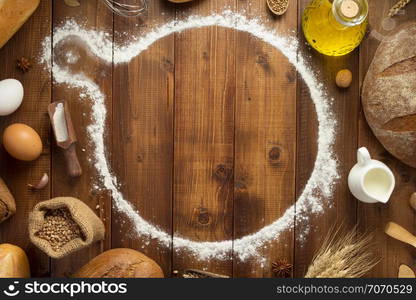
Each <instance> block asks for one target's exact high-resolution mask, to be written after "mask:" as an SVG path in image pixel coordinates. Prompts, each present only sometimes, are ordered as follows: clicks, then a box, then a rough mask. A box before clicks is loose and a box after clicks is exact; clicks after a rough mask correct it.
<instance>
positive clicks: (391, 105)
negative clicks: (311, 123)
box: [362, 23, 416, 167]
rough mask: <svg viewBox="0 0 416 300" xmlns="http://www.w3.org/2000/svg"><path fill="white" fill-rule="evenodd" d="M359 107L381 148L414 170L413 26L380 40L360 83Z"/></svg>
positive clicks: (415, 83) (415, 40) (415, 29)
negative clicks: (360, 98) (361, 87)
mask: <svg viewBox="0 0 416 300" xmlns="http://www.w3.org/2000/svg"><path fill="white" fill-rule="evenodd" d="M362 104H363V109H364V113H365V116H366V119H367V122H368V124H369V125H370V127H371V129H372V130H373V132H374V134H375V136H376V137H377V138H378V140H379V141H380V142H381V143H382V144H383V146H384V147H385V148H386V149H387V150H388V151H389V152H390V153H391V154H393V155H394V156H396V157H397V158H398V159H400V160H401V161H402V162H404V163H406V164H408V165H410V166H412V167H416V23H411V24H407V25H406V26H404V27H401V28H399V29H398V30H397V31H396V32H395V33H394V34H392V35H390V36H388V37H386V38H385V39H384V40H383V41H382V43H381V44H380V46H379V48H378V49H377V51H376V54H375V56H374V59H373V61H372V63H371V65H370V68H369V69H368V72H367V75H366V77H365V80H364V84H363V90H362Z"/></svg>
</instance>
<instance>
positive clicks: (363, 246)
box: [305, 227, 379, 278]
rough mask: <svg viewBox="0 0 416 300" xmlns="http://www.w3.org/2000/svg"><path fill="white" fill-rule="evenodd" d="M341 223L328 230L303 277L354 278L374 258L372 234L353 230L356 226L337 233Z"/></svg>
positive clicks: (367, 266) (370, 267) (365, 271)
mask: <svg viewBox="0 0 416 300" xmlns="http://www.w3.org/2000/svg"><path fill="white" fill-rule="evenodd" d="M340 232H341V227H339V228H338V229H337V230H332V231H331V232H330V234H328V236H327V237H326V239H325V241H324V243H323V244H322V247H321V249H319V251H318V252H317V253H316V254H315V257H314V258H313V260H312V263H311V265H310V266H309V268H308V272H307V273H306V275H305V278H358V277H362V276H363V275H365V274H366V273H367V272H368V271H369V270H371V269H372V268H373V267H374V266H375V265H376V264H377V263H378V262H379V259H377V258H376V257H375V256H374V254H373V252H372V250H373V249H374V243H373V234H361V235H357V234H356V228H354V229H353V230H351V231H349V232H348V233H346V234H345V235H343V236H341V237H339V236H340Z"/></svg>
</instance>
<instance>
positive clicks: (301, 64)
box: [42, 11, 338, 260]
mask: <svg viewBox="0 0 416 300" xmlns="http://www.w3.org/2000/svg"><path fill="white" fill-rule="evenodd" d="M204 26H221V27H226V28H232V29H235V30H239V31H245V32H248V33H250V34H252V35H253V36H255V37H257V38H259V39H260V40H262V41H264V42H266V43H268V44H270V45H272V46H273V47H275V48H276V50H279V51H280V52H282V53H283V54H284V55H285V56H286V57H287V59H288V60H289V62H290V63H292V64H293V65H294V66H295V67H296V69H297V71H298V72H299V74H300V75H301V76H302V78H303V80H304V81H305V83H306V85H307V86H308V87H309V90H310V94H311V97H312V99H313V103H314V105H315V109H316V113H317V116H318V122H319V135H318V153H317V157H316V161H315V165H314V169H313V171H312V174H311V177H310V178H309V180H308V182H307V184H306V186H305V188H304V190H303V192H302V194H301V195H300V197H299V199H298V200H297V202H296V204H295V205H292V206H291V207H289V208H288V209H287V210H286V211H285V212H284V214H283V215H282V216H281V217H280V218H279V219H277V220H276V221H274V222H273V223H272V224H270V225H267V226H265V227H264V228H262V229H260V230H259V231H257V232H255V233H253V234H250V235H247V236H245V237H242V238H240V239H237V240H227V241H218V242H198V241H192V240H189V239H187V238H185V237H181V236H179V235H178V234H176V233H175V234H174V237H173V245H174V249H176V250H188V251H190V252H191V253H192V254H193V255H195V257H196V258H198V259H200V260H207V259H211V258H217V259H226V258H229V257H230V254H231V253H234V255H235V256H238V257H239V258H240V259H241V260H245V259H247V258H249V257H252V256H255V255H258V250H259V249H261V247H263V246H264V245H265V243H266V242H270V241H272V240H276V239H277V238H279V235H280V234H281V233H282V232H283V231H285V230H287V229H291V228H293V226H294V219H295V215H296V222H307V221H308V219H309V216H310V215H311V214H318V213H321V212H322V211H323V208H324V200H325V199H329V198H330V197H331V196H332V192H333V185H334V182H335V181H336V179H337V178H338V172H337V161H336V159H335V156H334V154H333V151H332V147H333V143H334V141H335V127H336V121H335V119H334V116H333V114H332V112H331V109H330V101H329V99H328V98H327V96H326V94H325V92H324V87H323V86H322V84H320V83H318V81H317V80H316V78H315V76H314V73H313V71H312V70H311V69H310V67H309V66H308V65H307V64H306V62H305V61H304V58H303V57H301V56H300V55H298V54H297V52H298V51H297V42H296V39H294V38H284V37H282V36H280V35H279V34H278V33H277V32H276V31H275V30H272V29H269V28H267V27H266V26H264V25H262V23H261V21H259V20H257V19H248V18H247V17H245V16H243V15H241V14H238V13H234V12H231V11H225V12H224V13H222V14H214V15H210V16H191V17H188V18H187V19H184V20H181V21H178V20H176V21H172V22H169V23H167V24H164V25H161V26H160V27H158V28H155V29H154V30H153V31H150V32H148V33H147V34H144V35H143V36H139V37H137V38H136V40H134V41H133V42H131V43H130V44H127V45H123V46H117V45H113V42H112V39H111V38H109V36H108V35H107V34H105V33H102V32H97V31H92V30H86V29H84V28H83V27H82V26H80V25H78V24H76V23H74V22H72V21H68V22H67V23H66V24H64V25H63V26H61V27H59V28H57V29H56V30H55V32H54V35H53V45H52V44H51V39H50V38H46V39H45V41H44V44H43V46H44V48H43V55H42V62H44V63H45V64H46V65H47V66H48V67H49V68H50V69H52V74H53V78H54V80H55V81H56V82H57V83H62V84H67V85H68V86H70V87H73V88H79V89H81V91H82V92H81V94H82V95H87V96H88V97H89V98H90V99H91V101H92V124H91V125H89V126H88V133H89V135H90V137H91V141H92V143H93V144H94V147H93V148H94V163H95V167H96V169H97V171H98V174H99V175H100V180H101V181H102V184H103V186H104V187H105V188H106V189H107V190H109V191H110V192H111V195H112V198H113V201H114V205H115V208H116V209H117V210H119V211H120V212H122V213H124V214H125V215H126V216H127V217H128V218H130V219H131V220H132V221H133V224H134V232H135V234H137V235H138V236H142V237H143V236H144V237H148V238H151V239H157V240H158V241H159V242H160V243H161V244H162V245H164V246H166V247H171V246H172V245H171V243H172V237H171V234H170V233H167V232H165V231H163V230H161V229H160V228H158V227H157V226H155V225H153V224H151V223H149V222H148V221H146V220H144V219H143V218H142V217H141V216H140V214H139V212H138V211H136V209H135V208H134V207H133V206H132V204H131V203H130V202H129V201H127V200H126V199H124V197H123V195H122V194H121V192H120V191H119V189H118V181H117V177H116V175H114V174H112V172H111V171H110V166H109V163H108V161H107V158H106V147H105V143H104V134H105V119H106V114H107V110H106V106H105V95H104V94H103V93H102V92H101V90H100V87H99V86H97V85H96V84H95V83H94V82H93V81H92V80H91V79H89V78H86V77H85V76H84V75H83V74H72V73H71V72H70V71H69V70H68V69H67V68H66V67H63V66H60V65H58V64H57V63H55V62H54V63H52V61H51V60H52V59H51V57H52V52H51V49H52V47H55V46H56V45H57V44H58V43H59V42H61V41H63V40H65V39H67V38H68V37H71V36H75V37H77V38H79V39H81V40H83V41H84V42H85V44H86V45H87V47H88V48H89V50H90V51H91V53H92V54H94V55H96V56H97V57H99V58H100V59H102V60H103V61H105V62H107V63H111V62H112V61H113V59H114V63H116V64H120V63H128V62H129V61H130V60H131V59H132V58H134V57H136V56H138V55H140V53H141V52H143V51H144V50H146V49H147V48H148V47H149V46H150V45H152V44H153V43H154V42H156V41H157V40H159V39H161V38H163V37H165V36H168V35H170V34H172V33H176V32H181V31H184V30H187V29H191V28H199V27H204ZM113 46H114V48H113ZM113 51H114V52H113ZM301 236H302V235H301Z"/></svg>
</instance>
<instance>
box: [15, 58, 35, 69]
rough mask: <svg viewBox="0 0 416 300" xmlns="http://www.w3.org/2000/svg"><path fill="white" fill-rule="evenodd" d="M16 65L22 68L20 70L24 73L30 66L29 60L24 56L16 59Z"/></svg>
mask: <svg viewBox="0 0 416 300" xmlns="http://www.w3.org/2000/svg"><path fill="white" fill-rule="evenodd" d="M17 67H18V68H19V69H20V70H22V72H24V73H26V72H27V71H29V69H30V68H31V67H32V64H31V63H30V60H29V59H28V58H26V57H24V56H22V57H21V58H19V59H18V60H17Z"/></svg>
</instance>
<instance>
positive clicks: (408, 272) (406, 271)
mask: <svg viewBox="0 0 416 300" xmlns="http://www.w3.org/2000/svg"><path fill="white" fill-rule="evenodd" d="M397 277H398V278H416V276H415V272H413V270H412V269H410V267H409V266H406V265H400V267H399V274H398V275H397Z"/></svg>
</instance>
